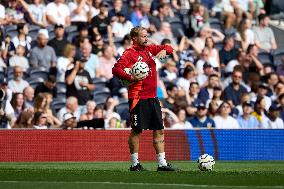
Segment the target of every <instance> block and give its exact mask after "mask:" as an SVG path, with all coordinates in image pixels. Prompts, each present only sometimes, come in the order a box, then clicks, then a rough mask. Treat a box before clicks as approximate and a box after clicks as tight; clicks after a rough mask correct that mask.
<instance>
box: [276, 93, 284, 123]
mask: <svg viewBox="0 0 284 189" xmlns="http://www.w3.org/2000/svg"><path fill="white" fill-rule="evenodd" d="M277 100H278V102H279V104H280V107H281V110H280V113H279V117H280V118H281V119H282V120H283V121H284V93H282V94H281V95H279V97H278V99H277Z"/></svg>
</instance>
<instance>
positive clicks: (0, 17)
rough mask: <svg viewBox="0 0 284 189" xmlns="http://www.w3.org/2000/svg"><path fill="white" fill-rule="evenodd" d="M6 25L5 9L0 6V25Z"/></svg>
mask: <svg viewBox="0 0 284 189" xmlns="http://www.w3.org/2000/svg"><path fill="white" fill-rule="evenodd" d="M1 3H2V2H1ZM6 24H7V19H6V18H5V7H4V6H3V5H2V4H0V25H6Z"/></svg>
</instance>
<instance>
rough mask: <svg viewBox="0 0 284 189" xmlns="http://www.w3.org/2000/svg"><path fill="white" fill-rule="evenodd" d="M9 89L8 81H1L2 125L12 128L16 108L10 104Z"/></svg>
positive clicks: (0, 107) (0, 109)
mask: <svg viewBox="0 0 284 189" xmlns="http://www.w3.org/2000/svg"><path fill="white" fill-rule="evenodd" d="M8 91H9V89H8V88H7V82H6V80H5V78H4V79H1V81H0V104H1V106H0V127H1V128H7V129H11V126H13V125H14V122H15V121H16V118H15V117H14V109H13V107H12V105H11V104H10V97H9V94H8V93H9V92H8Z"/></svg>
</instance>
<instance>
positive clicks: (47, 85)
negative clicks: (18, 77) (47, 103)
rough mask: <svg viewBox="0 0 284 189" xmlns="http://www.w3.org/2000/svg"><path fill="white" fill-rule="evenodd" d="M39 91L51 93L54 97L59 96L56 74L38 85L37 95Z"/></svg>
mask: <svg viewBox="0 0 284 189" xmlns="http://www.w3.org/2000/svg"><path fill="white" fill-rule="evenodd" d="M39 93H49V94H51V95H52V97H53V98H56V97H57V88H56V77H55V76H54V75H49V76H48V77H47V80H46V81H44V82H43V83H40V84H39V85H38V86H37V87H36V89H35V96H37V95H38V94H39Z"/></svg>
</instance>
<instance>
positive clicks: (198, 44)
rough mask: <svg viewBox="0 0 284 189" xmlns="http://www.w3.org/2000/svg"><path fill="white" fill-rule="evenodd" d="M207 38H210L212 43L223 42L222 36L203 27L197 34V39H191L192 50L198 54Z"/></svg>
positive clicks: (218, 32)
mask: <svg viewBox="0 0 284 189" xmlns="http://www.w3.org/2000/svg"><path fill="white" fill-rule="evenodd" d="M207 37H212V38H213V41H214V43H217V42H221V41H223V40H224V37H225V36H224V34H222V33H221V32H220V31H218V30H216V29H212V28H210V27H208V26H206V25H205V26H203V27H202V28H201V29H200V31H199V32H198V35H197V37H195V38H194V39H193V44H194V45H193V46H194V50H196V52H197V53H198V54H199V53H201V51H202V49H204V47H205V41H206V38H207Z"/></svg>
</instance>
